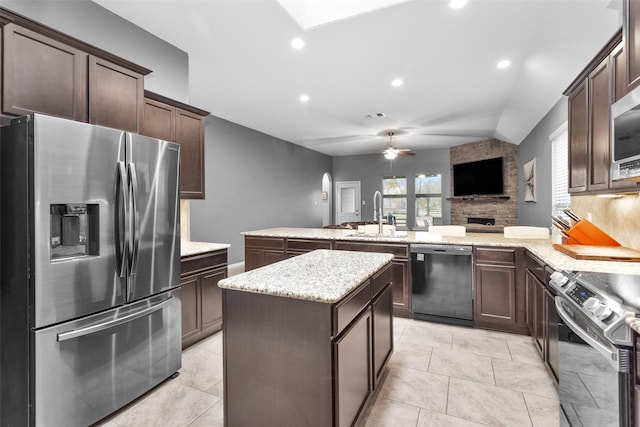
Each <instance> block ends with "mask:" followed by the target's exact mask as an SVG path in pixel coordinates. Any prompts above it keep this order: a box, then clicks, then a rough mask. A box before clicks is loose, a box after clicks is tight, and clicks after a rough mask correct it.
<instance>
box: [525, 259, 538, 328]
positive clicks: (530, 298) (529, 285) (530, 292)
mask: <svg viewBox="0 0 640 427" xmlns="http://www.w3.org/2000/svg"><path fill="white" fill-rule="evenodd" d="M533 279H535V277H534V276H533V273H531V271H530V270H529V269H526V270H525V276H524V287H525V295H526V297H525V299H526V307H527V309H526V315H525V318H526V320H527V328H528V329H529V334H530V335H531V336H532V337H533V336H535V330H534V329H535V326H536V305H535V304H536V283H535V280H533Z"/></svg>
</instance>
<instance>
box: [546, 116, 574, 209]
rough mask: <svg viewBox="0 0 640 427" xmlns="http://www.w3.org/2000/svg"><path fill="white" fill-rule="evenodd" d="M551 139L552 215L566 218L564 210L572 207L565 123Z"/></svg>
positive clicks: (567, 135) (567, 138)
mask: <svg viewBox="0 0 640 427" xmlns="http://www.w3.org/2000/svg"><path fill="white" fill-rule="evenodd" d="M549 139H550V140H551V147H552V148H551V171H552V172H551V174H552V175H551V187H552V191H553V196H552V202H551V203H552V212H551V214H552V215H555V216H560V217H563V218H564V217H566V215H565V213H564V212H562V210H563V209H566V208H568V207H569V206H570V205H571V197H570V195H569V191H568V189H569V167H568V163H569V130H568V127H567V123H566V122H565V123H564V124H563V125H562V126H560V127H559V128H558V129H557V130H556V131H555V132H553V133H552V134H551V135H550V136H549Z"/></svg>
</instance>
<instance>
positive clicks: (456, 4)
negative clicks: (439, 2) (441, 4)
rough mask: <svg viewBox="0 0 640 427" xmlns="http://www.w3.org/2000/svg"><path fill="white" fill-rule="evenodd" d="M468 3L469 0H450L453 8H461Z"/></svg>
mask: <svg viewBox="0 0 640 427" xmlns="http://www.w3.org/2000/svg"><path fill="white" fill-rule="evenodd" d="M466 4H467V0H451V1H450V2H449V6H450V7H451V8H452V9H460V8H462V7H464V6H465V5H466Z"/></svg>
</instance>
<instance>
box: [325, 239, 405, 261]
mask: <svg viewBox="0 0 640 427" xmlns="http://www.w3.org/2000/svg"><path fill="white" fill-rule="evenodd" d="M335 249H336V250H342V251H359V252H382V253H385V254H393V255H395V257H396V258H409V246H408V245H396V244H393V243H366V242H344V241H339V242H336V246H335Z"/></svg>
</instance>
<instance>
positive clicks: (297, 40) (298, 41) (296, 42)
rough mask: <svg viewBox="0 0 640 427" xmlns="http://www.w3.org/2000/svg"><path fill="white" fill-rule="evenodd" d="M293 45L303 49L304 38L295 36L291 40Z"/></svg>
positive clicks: (297, 48)
mask: <svg viewBox="0 0 640 427" xmlns="http://www.w3.org/2000/svg"><path fill="white" fill-rule="evenodd" d="M291 47H292V48H294V49H296V50H300V49H302V48H303V47H304V40H302V39H301V38H295V39H293V40H291Z"/></svg>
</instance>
